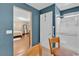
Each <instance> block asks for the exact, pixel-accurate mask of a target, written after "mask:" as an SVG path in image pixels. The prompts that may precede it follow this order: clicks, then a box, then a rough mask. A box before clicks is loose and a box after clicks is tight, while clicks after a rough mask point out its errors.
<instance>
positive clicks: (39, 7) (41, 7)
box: [28, 3, 52, 10]
mask: <svg viewBox="0 0 79 59" xmlns="http://www.w3.org/2000/svg"><path fill="white" fill-rule="evenodd" d="M28 5H30V6H32V7H34V8H36V9H38V10H41V9H43V8H45V7H48V6H50V5H52V3H28Z"/></svg>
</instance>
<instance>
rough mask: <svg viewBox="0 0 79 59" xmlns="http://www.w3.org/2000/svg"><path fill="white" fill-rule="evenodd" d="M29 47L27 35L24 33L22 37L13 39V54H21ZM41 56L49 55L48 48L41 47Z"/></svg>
mask: <svg viewBox="0 0 79 59" xmlns="http://www.w3.org/2000/svg"><path fill="white" fill-rule="evenodd" d="M28 49H29V37H28V36H27V35H25V36H24V37H22V38H17V39H14V43H13V51H14V56H22V55H23V54H24V52H27V50H28ZM42 55H43V56H51V54H50V50H49V49H46V48H44V47H42Z"/></svg>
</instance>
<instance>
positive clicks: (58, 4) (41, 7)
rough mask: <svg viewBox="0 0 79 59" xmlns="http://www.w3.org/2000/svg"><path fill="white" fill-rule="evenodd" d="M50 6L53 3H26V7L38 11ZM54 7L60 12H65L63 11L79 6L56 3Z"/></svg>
mask: <svg viewBox="0 0 79 59" xmlns="http://www.w3.org/2000/svg"><path fill="white" fill-rule="evenodd" d="M52 4H53V3H28V5H30V6H32V7H34V8H36V9H38V10H41V9H43V8H45V7H48V6H50V5H52ZM56 5H57V6H58V8H59V9H60V10H65V9H68V8H72V7H76V6H79V3H56Z"/></svg>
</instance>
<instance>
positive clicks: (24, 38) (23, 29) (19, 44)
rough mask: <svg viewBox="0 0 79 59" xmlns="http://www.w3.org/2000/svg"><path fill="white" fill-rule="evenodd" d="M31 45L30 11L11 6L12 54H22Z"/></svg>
mask: <svg viewBox="0 0 79 59" xmlns="http://www.w3.org/2000/svg"><path fill="white" fill-rule="evenodd" d="M31 46H32V12H31V11H28V10H25V9H22V8H19V7H16V6H14V8H13V55H15V56H17V55H23V54H24V52H27V49H29V48H30V47H31Z"/></svg>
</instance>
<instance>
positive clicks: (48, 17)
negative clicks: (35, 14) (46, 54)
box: [40, 12, 53, 48]
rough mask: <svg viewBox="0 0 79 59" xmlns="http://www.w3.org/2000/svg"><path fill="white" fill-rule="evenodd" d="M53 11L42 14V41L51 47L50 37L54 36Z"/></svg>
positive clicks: (47, 46)
mask: <svg viewBox="0 0 79 59" xmlns="http://www.w3.org/2000/svg"><path fill="white" fill-rule="evenodd" d="M52 33H53V32H52V12H47V13H44V14H42V15H40V43H41V45H42V46H43V47H45V48H49V40H48V39H49V38H50V37H52Z"/></svg>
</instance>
